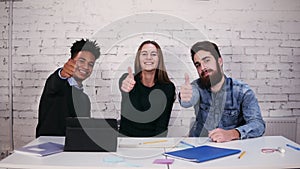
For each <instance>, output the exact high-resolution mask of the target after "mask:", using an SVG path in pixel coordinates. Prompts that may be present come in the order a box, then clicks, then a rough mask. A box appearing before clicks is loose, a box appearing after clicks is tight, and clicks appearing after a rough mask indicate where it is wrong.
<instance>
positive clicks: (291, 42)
mask: <svg viewBox="0 0 300 169" xmlns="http://www.w3.org/2000/svg"><path fill="white" fill-rule="evenodd" d="M280 46H282V47H294V48H298V47H299V46H300V41H294V40H288V41H283V42H282V43H281V45H280Z"/></svg>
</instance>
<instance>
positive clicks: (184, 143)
mask: <svg viewBox="0 0 300 169" xmlns="http://www.w3.org/2000/svg"><path fill="white" fill-rule="evenodd" d="M180 143H181V144H183V145H186V146H190V147H195V146H194V145H192V144H189V143H187V142H185V141H180Z"/></svg>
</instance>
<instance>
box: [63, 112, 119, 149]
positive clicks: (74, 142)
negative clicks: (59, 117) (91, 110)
mask: <svg viewBox="0 0 300 169" xmlns="http://www.w3.org/2000/svg"><path fill="white" fill-rule="evenodd" d="M66 122H67V123H66V126H67V127H66V138H65V147H64V150H65V151H88V152H94V151H96V152H115V151H116V149H117V137H118V125H117V120H116V119H97V118H85V117H75V118H74V117H70V118H67V119H66Z"/></svg>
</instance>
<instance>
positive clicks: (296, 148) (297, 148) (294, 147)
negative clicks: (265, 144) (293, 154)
mask: <svg viewBox="0 0 300 169" xmlns="http://www.w3.org/2000/svg"><path fill="white" fill-rule="evenodd" d="M286 146H288V147H291V148H293V149H295V150H298V151H300V148H299V147H296V146H292V145H290V144H286Z"/></svg>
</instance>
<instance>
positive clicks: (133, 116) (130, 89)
mask: <svg viewBox="0 0 300 169" xmlns="http://www.w3.org/2000/svg"><path fill="white" fill-rule="evenodd" d="M134 69H135V74H133V72H132V70H131V67H128V73H125V74H123V76H122V77H121V78H120V83H119V85H120V90H121V93H122V101H121V121H120V134H121V135H124V136H130V137H154V136H160V137H161V136H166V135H167V132H168V124H169V120H170V115H171V111H172V107H173V103H174V101H175V97H176V95H175V85H174V84H173V83H172V82H171V81H170V79H169V77H168V74H167V72H166V68H165V64H164V59H163V53H162V51H161V48H160V46H159V45H158V44H157V43H156V42H155V41H149V40H148V41H144V42H143V43H142V44H141V45H140V46H139V48H138V51H137V54H136V58H135V66H134Z"/></svg>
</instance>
